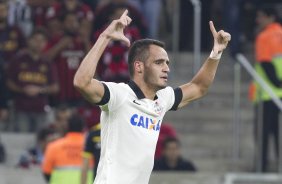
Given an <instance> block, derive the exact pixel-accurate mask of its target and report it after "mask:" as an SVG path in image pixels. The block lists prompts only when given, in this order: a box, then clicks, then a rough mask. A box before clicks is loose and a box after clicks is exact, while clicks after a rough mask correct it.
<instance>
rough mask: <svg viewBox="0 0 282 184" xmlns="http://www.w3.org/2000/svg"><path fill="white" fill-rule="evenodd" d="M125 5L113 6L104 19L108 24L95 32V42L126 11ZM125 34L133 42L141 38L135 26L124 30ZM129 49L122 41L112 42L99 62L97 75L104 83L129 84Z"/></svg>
mask: <svg viewBox="0 0 282 184" xmlns="http://www.w3.org/2000/svg"><path fill="white" fill-rule="evenodd" d="M126 7H127V6H126V5H124V4H113V5H112V6H111V10H112V11H111V12H109V13H110V14H108V17H104V18H106V20H107V24H105V25H104V27H103V28H102V29H100V30H98V31H96V32H95V40H97V39H98V37H99V35H100V34H101V33H102V32H103V31H104V29H105V26H107V25H108V23H110V22H111V21H113V20H114V19H118V18H119V17H120V16H121V15H122V13H123V12H124V10H125V9H126ZM124 34H125V35H126V36H127V37H128V38H129V39H130V41H131V42H134V41H135V40H137V39H140V38H141V35H140V32H139V30H138V28H137V27H136V26H134V25H132V26H128V27H127V28H126V29H125V30H124ZM127 52H128V47H127V46H126V45H125V44H124V43H123V42H121V41H113V42H111V43H110V44H109V45H108V46H107V48H106V49H105V52H104V54H103V56H102V58H101V61H100V62H99V65H98V69H97V75H98V77H99V78H100V79H101V80H103V81H110V82H128V81H129V73H128V62H127V55H128V53H127Z"/></svg>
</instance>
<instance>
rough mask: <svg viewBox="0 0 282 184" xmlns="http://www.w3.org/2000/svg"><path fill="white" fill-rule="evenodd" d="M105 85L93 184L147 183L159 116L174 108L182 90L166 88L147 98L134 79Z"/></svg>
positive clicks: (159, 121)
mask: <svg viewBox="0 0 282 184" xmlns="http://www.w3.org/2000/svg"><path fill="white" fill-rule="evenodd" d="M104 86H105V91H107V92H105V95H106V96H108V98H109V99H108V100H106V102H105V103H106V104H105V105H103V106H101V109H102V114H101V157H100V161H99V165H98V171H97V176H96V178H95V181H94V184H148V182H149V178H150V174H151V172H152V169H153V165H154V154H155V149H156V143H157V140H158V136H159V131H160V127H161V122H162V119H163V117H164V115H165V113H166V112H167V111H168V110H170V109H172V108H174V109H176V108H177V106H178V104H179V102H180V100H181V98H182V93H181V90H180V88H177V89H175V90H174V89H172V88H171V87H166V88H165V89H162V90H160V91H158V92H157V95H156V97H155V100H150V99H146V98H145V96H144V94H143V93H142V91H141V90H140V88H139V87H138V86H137V85H136V84H135V83H134V82H133V81H131V82H130V83H129V84H124V83H119V84H117V83H111V82H106V83H104ZM176 94H179V95H176ZM105 95H104V97H103V99H104V98H106V97H105ZM102 101H103V100H102Z"/></svg>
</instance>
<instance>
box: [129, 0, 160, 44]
mask: <svg viewBox="0 0 282 184" xmlns="http://www.w3.org/2000/svg"><path fill="white" fill-rule="evenodd" d="M129 2H130V3H132V4H134V5H135V6H136V7H137V8H138V10H139V11H140V12H143V15H144V16H145V19H146V22H147V23H148V37H149V38H154V39H157V38H158V31H159V30H158V28H159V17H160V11H161V8H162V1H161V0H129Z"/></svg>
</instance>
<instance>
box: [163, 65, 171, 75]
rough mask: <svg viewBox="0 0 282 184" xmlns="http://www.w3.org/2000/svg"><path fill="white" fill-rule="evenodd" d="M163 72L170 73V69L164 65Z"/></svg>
mask: <svg viewBox="0 0 282 184" xmlns="http://www.w3.org/2000/svg"><path fill="white" fill-rule="evenodd" d="M163 71H164V72H166V73H169V72H170V69H169V66H168V64H164V68H163Z"/></svg>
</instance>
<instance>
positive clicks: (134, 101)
mask: <svg viewBox="0 0 282 184" xmlns="http://www.w3.org/2000/svg"><path fill="white" fill-rule="evenodd" d="M133 103H135V104H137V105H141V104H140V103H138V102H136V100H133Z"/></svg>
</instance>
